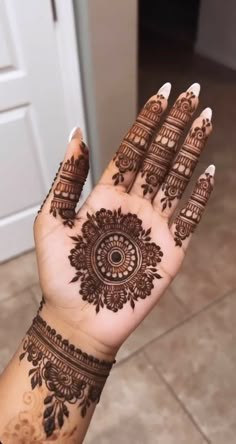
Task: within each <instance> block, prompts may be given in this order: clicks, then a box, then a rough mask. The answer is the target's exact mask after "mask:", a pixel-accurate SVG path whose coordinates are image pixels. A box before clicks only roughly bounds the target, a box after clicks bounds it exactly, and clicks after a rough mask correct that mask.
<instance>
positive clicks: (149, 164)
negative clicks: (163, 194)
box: [140, 91, 197, 196]
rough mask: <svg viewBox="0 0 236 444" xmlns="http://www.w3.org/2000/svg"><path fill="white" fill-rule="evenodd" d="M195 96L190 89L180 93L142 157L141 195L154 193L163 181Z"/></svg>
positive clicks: (194, 103) (193, 106)
mask: <svg viewBox="0 0 236 444" xmlns="http://www.w3.org/2000/svg"><path fill="white" fill-rule="evenodd" d="M195 99H196V96H195V94H194V93H193V92H192V91H187V92H186V93H184V94H182V95H181V96H180V97H179V98H178V99H177V100H176V102H175V104H174V106H173V107H172V109H171V111H170V113H169V115H168V116H167V117H166V119H165V121H164V123H163V125H162V127H161V129H160V131H159V132H158V134H157V135H156V137H155V139H154V141H153V142H152V143H151V146H150V148H149V150H148V153H147V155H146V157H145V158H144V161H143V164H142V167H141V169H140V172H141V177H142V178H144V182H145V183H143V184H142V185H141V187H142V188H143V195H144V196H145V195H146V194H149V195H150V194H154V192H156V191H157V190H158V188H159V187H160V185H161V184H162V183H163V180H164V177H165V175H166V173H167V171H168V169H169V166H170V164H171V161H172V159H173V156H174V154H175V152H176V150H177V145H178V141H179V138H180V136H181V135H182V133H183V130H184V128H185V126H186V124H187V123H188V121H189V120H190V118H191V116H192V114H193V112H194V111H195V109H196V106H197V102H196V101H195Z"/></svg>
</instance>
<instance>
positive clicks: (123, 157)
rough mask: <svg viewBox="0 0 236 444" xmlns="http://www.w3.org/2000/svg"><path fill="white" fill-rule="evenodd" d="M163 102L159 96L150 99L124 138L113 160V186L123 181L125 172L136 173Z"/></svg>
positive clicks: (155, 125) (161, 110) (162, 109)
mask: <svg viewBox="0 0 236 444" xmlns="http://www.w3.org/2000/svg"><path fill="white" fill-rule="evenodd" d="M164 100H165V99H164V96H163V95H161V94H160V95H157V96H156V98H155V99H150V100H149V101H148V102H147V103H146V104H145V106H144V107H143V109H142V111H141V112H140V114H139V115H138V117H137V120H136V122H135V123H134V125H133V126H132V128H131V129H130V131H129V132H128V133H127V135H126V136H125V138H124V140H123V142H122V143H121V145H120V147H119V149H118V151H117V153H116V154H115V157H114V159H113V160H114V162H115V165H116V167H117V168H118V172H117V173H115V174H114V175H113V177H112V179H113V180H114V185H118V184H119V183H122V182H123V181H124V175H125V173H126V172H128V171H132V172H136V171H137V170H138V168H139V165H140V162H141V160H142V157H143V155H144V153H145V151H146V150H147V147H148V144H149V143H150V141H151V138H152V137H153V134H154V132H155V129H156V127H157V124H158V122H159V121H160V118H161V115H162V113H163V111H164V107H163V101H164Z"/></svg>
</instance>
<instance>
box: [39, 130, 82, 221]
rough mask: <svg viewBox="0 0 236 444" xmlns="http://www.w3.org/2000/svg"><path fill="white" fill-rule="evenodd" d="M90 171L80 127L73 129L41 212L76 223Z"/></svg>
mask: <svg viewBox="0 0 236 444" xmlns="http://www.w3.org/2000/svg"><path fill="white" fill-rule="evenodd" d="M88 171H89V155H88V148H87V146H86V145H85V143H84V142H83V137H82V132H81V130H80V129H79V128H75V129H74V130H72V132H71V135H70V137H69V144H68V147H67V150H66V154H65V158H64V161H63V162H62V163H61V164H60V167H59V170H58V172H57V174H56V177H55V179H54V181H53V183H52V186H51V188H50V190H49V193H48V195H47V196H46V198H45V200H44V202H43V204H42V206H41V208H40V210H39V213H42V214H46V213H49V214H51V215H52V216H53V217H55V218H57V219H61V221H62V223H63V224H64V225H67V226H69V227H70V228H72V227H73V225H74V219H75V217H76V211H75V209H76V206H77V203H78V202H79V198H80V195H81V193H82V189H83V186H84V183H85V181H86V178H87V175H88Z"/></svg>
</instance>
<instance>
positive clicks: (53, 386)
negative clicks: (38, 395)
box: [43, 361, 86, 402]
mask: <svg viewBox="0 0 236 444" xmlns="http://www.w3.org/2000/svg"><path fill="white" fill-rule="evenodd" d="M43 378H44V379H45V383H46V386H47V388H48V390H50V391H52V392H54V393H55V394H56V397H57V398H58V399H61V400H63V401H70V402H71V401H73V399H74V400H75V401H76V400H78V399H81V398H82V397H83V395H84V390H85V388H86V383H85V382H84V381H79V380H76V379H74V378H73V377H72V376H71V375H69V374H68V373H65V372H64V371H63V370H60V369H59V368H58V367H56V366H55V365H54V364H52V363H51V362H50V361H48V362H47V363H46V365H45V367H44V369H43Z"/></svg>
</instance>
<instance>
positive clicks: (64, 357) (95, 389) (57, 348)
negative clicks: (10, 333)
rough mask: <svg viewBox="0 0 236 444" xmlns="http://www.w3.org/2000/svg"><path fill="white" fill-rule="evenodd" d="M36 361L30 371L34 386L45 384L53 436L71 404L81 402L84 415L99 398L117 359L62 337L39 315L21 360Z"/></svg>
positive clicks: (45, 422) (48, 426)
mask: <svg viewBox="0 0 236 444" xmlns="http://www.w3.org/2000/svg"><path fill="white" fill-rule="evenodd" d="M25 357H27V360H28V361H29V362H31V363H32V369H31V370H30V371H29V376H31V387H32V390H34V389H35V387H41V386H42V385H43V383H44V384H45V386H46V388H47V390H48V392H49V394H48V396H46V398H45V399H44V405H45V410H44V414H43V427H44V431H45V433H46V436H47V437H49V436H51V435H52V433H53V432H54V431H55V430H56V429H61V428H62V427H63V424H64V421H65V419H66V418H68V417H69V410H68V405H69V404H77V403H78V407H79V408H80V411H81V416H82V417H84V416H85V415H86V413H87V410H88V409H89V407H90V405H91V404H92V403H95V402H98V401H99V399H100V395H101V392H102V389H103V386H104V384H105V382H106V379H107V377H108V375H109V372H110V370H111V367H112V365H113V363H110V362H106V361H100V360H98V359H97V358H94V357H92V356H89V355H87V354H86V353H83V352H82V351H81V350H79V349H77V348H75V346H74V345H72V344H70V343H69V341H67V340H65V339H62V337H61V335H59V334H57V333H56V331H55V329H53V328H51V327H50V326H49V325H47V323H46V322H45V321H44V320H43V319H42V318H41V317H40V316H39V315H37V316H36V317H35V319H34V321H33V324H32V326H31V327H30V329H29V331H28V332H27V336H26V338H25V341H24V344H23V353H22V354H21V355H20V360H22V359H24V358H25Z"/></svg>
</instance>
